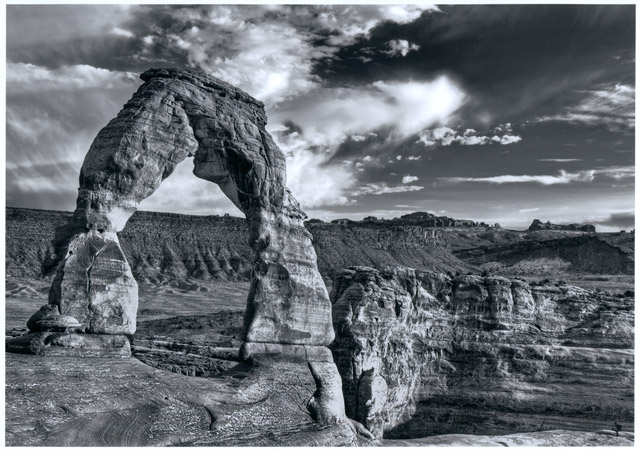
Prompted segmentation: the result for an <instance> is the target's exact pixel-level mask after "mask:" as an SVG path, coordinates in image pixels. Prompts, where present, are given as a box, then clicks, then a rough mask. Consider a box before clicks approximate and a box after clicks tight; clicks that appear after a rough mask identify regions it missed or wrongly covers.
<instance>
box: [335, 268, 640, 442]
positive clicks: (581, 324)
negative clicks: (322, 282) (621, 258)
mask: <svg viewBox="0 0 640 451" xmlns="http://www.w3.org/2000/svg"><path fill="white" fill-rule="evenodd" d="M331 299H332V302H333V303H334V312H333V317H334V319H333V320H334V327H335V329H336V340H335V342H334V343H333V345H332V351H333V354H334V358H335V360H336V364H337V365H338V369H339V371H340V374H341V375H342V380H343V392H344V397H345V403H346V406H347V415H348V416H350V417H351V418H354V419H356V420H358V421H360V422H361V423H362V424H363V425H365V426H366V427H367V428H369V430H371V431H372V432H373V433H374V434H375V435H376V436H378V437H381V436H382V435H383V433H385V436H387V437H389V438H411V437H421V436H427V435H435V434H447V433H454V432H455V433H488V434H500V433H505V432H514V431H533V430H543V429H549V428H553V427H554V426H555V428H570V429H591V430H594V429H600V428H603V427H609V428H611V427H612V426H611V425H612V424H613V422H614V421H616V420H617V421H618V422H619V423H621V424H623V425H624V427H625V428H632V427H633V363H634V357H633V315H634V314H633V298H632V297H625V296H623V295H620V296H619V297H614V296H610V295H605V294H601V293H596V292H592V291H587V290H584V289H581V288H578V287H572V286H563V285H560V286H552V285H540V286H538V285H535V286H533V285H530V284H528V283H526V282H524V281H521V280H510V279H506V278H502V277H480V276H471V275H469V276H459V277H455V278H451V277H449V276H447V275H444V274H437V273H431V272H423V271H416V270H412V269H408V268H401V269H394V270H381V271H378V270H375V269H371V268H366V267H353V268H350V269H346V270H343V271H342V272H341V273H339V274H338V275H337V276H336V278H335V280H334V286H333V291H332V294H331ZM627 430H628V429H627Z"/></svg>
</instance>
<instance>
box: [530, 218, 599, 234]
mask: <svg viewBox="0 0 640 451" xmlns="http://www.w3.org/2000/svg"><path fill="white" fill-rule="evenodd" d="M537 230H568V231H574V232H590V233H593V232H595V231H596V226H594V225H593V224H552V223H551V221H547V222H542V221H540V220H539V219H534V220H533V222H532V223H531V225H530V226H529V231H530V232H535V231H537Z"/></svg>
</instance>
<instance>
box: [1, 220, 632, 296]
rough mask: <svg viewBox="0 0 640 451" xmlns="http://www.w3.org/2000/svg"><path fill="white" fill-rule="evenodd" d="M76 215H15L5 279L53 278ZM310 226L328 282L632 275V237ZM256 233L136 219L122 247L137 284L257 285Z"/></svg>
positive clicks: (219, 224) (220, 225) (239, 223)
mask: <svg viewBox="0 0 640 451" xmlns="http://www.w3.org/2000/svg"><path fill="white" fill-rule="evenodd" d="M71 216H72V214H71V213H66V212H58V211H51V210H31V209H24V208H7V209H6V232H7V239H6V274H7V275H8V276H10V277H18V278H34V279H40V278H45V279H48V278H50V277H52V274H53V273H55V270H56V266H55V265H56V261H55V251H54V248H53V247H52V245H51V242H50V240H51V236H53V234H54V230H55V228H57V227H59V226H63V225H64V224H66V223H67V221H68V220H69V219H70V218H71ZM305 226H306V228H307V230H309V232H311V234H312V235H313V238H312V243H313V247H314V248H315V251H316V254H317V257H318V269H319V270H320V273H321V274H322V276H323V277H324V278H325V279H330V278H331V277H333V275H334V273H335V272H337V271H338V270H340V269H341V268H344V267H348V266H371V267H375V268H379V267H385V266H407V267H411V268H415V269H419V270H426V271H437V272H452V273H453V274H455V273H456V272H461V273H467V272H476V273H480V272H482V268H481V266H482V267H483V268H484V266H486V265H493V266H492V267H490V268H489V270H490V272H491V273H492V274H496V275H497V274H504V275H507V276H520V275H527V276H537V277H542V278H544V277H550V276H552V277H562V274H560V273H559V272H558V270H557V269H556V267H555V266H553V265H552V266H549V265H546V266H545V265H540V264H537V263H536V262H538V263H544V262H545V261H546V260H548V259H558V262H560V260H561V263H562V265H564V266H565V267H566V270H565V272H568V273H592V274H633V262H634V238H635V234H634V233H633V232H632V231H629V232H628V233H624V234H619V233H615V234H614V233H595V234H586V233H566V232H563V231H546V232H543V233H540V232H528V231H513V230H507V229H497V228H493V229H485V228H481V227H476V228H473V227H468V228H446V227H444V228H438V227H422V226H418V225H394V224H391V223H387V222H384V223H374V222H363V221H353V222H351V223H349V224H331V223H326V222H322V221H307V222H305ZM248 234H249V230H248V227H247V221H246V220H245V219H244V218H238V217H233V216H190V215H181V214H173V213H156V212H148V211H137V212H136V213H134V214H133V215H132V216H131V218H130V219H129V221H128V222H127V225H126V226H125V228H124V229H123V230H122V231H121V232H119V233H118V239H119V241H120V246H121V247H122V250H123V251H124V254H125V256H126V258H127V262H128V263H129V264H130V265H131V268H132V272H133V275H134V277H135V279H136V281H137V282H138V284H140V285H154V286H158V285H171V286H174V287H177V288H183V287H184V288H190V287H196V288H197V284H198V283H199V281H201V280H202V281H205V280H228V281H250V280H251V271H252V269H253V260H254V252H253V250H252V249H251V248H250V247H248V246H247V245H246V242H247V237H248ZM540 259H542V260H540ZM543 260H545V261H543ZM514 265H515V266H514ZM532 265H533V267H532ZM497 266H500V267H501V268H502V269H501V270H500V271H499V272H498V269H497ZM556 266H557V265H556Z"/></svg>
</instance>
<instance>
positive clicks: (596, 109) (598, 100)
mask: <svg viewBox="0 0 640 451" xmlns="http://www.w3.org/2000/svg"><path fill="white" fill-rule="evenodd" d="M580 93H581V94H582V95H583V98H582V99H581V100H580V102H578V103H576V104H575V105H572V106H570V107H568V108H565V109H564V110H563V111H562V112H561V113H559V114H555V115H549V116H542V117H539V118H537V121H538V122H546V121H561V122H572V123H582V124H586V125H604V126H606V127H607V128H609V129H610V130H612V131H630V130H633V129H635V93H636V90H635V88H634V87H633V86H628V85H624V84H610V85H604V86H602V87H601V88H600V89H597V90H592V91H581V92H580Z"/></svg>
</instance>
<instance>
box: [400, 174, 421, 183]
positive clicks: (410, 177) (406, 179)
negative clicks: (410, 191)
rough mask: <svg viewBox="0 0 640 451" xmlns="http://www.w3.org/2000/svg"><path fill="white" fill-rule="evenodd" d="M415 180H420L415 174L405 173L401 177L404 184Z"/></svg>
mask: <svg viewBox="0 0 640 451" xmlns="http://www.w3.org/2000/svg"><path fill="white" fill-rule="evenodd" d="M417 180H420V179H419V178H418V177H416V176H415V175H405V176H404V177H402V183H404V184H405V185H406V184H407V183H411V182H415V181H417Z"/></svg>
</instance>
